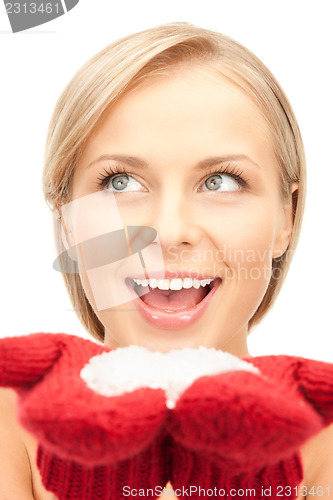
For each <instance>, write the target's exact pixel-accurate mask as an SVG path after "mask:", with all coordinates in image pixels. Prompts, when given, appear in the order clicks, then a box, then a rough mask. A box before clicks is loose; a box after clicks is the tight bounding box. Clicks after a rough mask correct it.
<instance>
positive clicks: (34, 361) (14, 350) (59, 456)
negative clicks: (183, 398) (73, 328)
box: [0, 334, 169, 500]
mask: <svg viewBox="0 0 333 500" xmlns="http://www.w3.org/2000/svg"><path fill="white" fill-rule="evenodd" d="M107 351H109V349H107V348H105V347H103V346H101V345H97V344H95V343H92V342H90V341H87V340H83V339H80V338H78V337H74V336H70V335H62V334H57V335H56V334H35V335H30V336H26V337H19V338H8V339H2V340H0V359H1V365H0V385H4V386H10V387H13V388H15V389H16V391H17V392H18V394H19V414H20V420H21V423H22V425H23V426H24V427H25V428H26V429H27V430H28V431H30V432H31V433H32V434H33V435H34V436H35V437H36V438H37V439H38V442H39V449H38V458H37V462H38V467H39V469H40V472H41V476H42V481H43V484H44V486H45V488H46V489H47V490H49V491H52V492H53V493H55V494H56V496H57V497H58V498H59V499H60V500H91V499H93V498H94V499H95V498H103V499H104V498H105V499H108V498H116V499H117V498H122V496H123V492H122V488H123V486H126V485H129V486H131V488H138V489H139V488H140V487H145V488H147V487H149V485H150V487H152V488H153V487H155V486H156V485H159V484H166V482H167V477H168V473H167V471H168V466H167V465H166V464H168V463H169V457H168V454H167V451H166V450H167V447H166V446H165V439H166V436H165V431H164V429H163V422H164V420H165V418H166V415H167V408H166V406H165V397H164V393H163V391H162V390H152V389H141V390H137V391H134V392H132V393H129V394H125V395H123V396H119V397H114V398H107V397H104V396H100V395H98V394H96V393H95V392H93V391H92V390H90V389H89V388H88V387H87V385H86V384H85V382H84V381H83V380H82V379H81V377H80V370H81V369H82V368H83V366H85V365H86V363H87V362H88V360H89V359H90V358H91V357H93V356H95V355H97V354H101V353H103V352H107ZM153 462H156V464H154V465H152V464H153Z"/></svg>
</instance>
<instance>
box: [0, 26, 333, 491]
mask: <svg viewBox="0 0 333 500" xmlns="http://www.w3.org/2000/svg"><path fill="white" fill-rule="evenodd" d="M43 185H44V192H45V197H46V200H47V202H48V203H49V204H50V206H51V207H52V208H53V209H54V210H56V211H57V214H58V216H59V217H58V227H59V228H60V233H61V237H62V238H61V239H62V242H63V244H64V247H65V254H66V252H67V254H68V256H69V257H70V260H71V262H72V263H73V265H74V267H73V271H74V272H69V269H68V268H67V267H66V268H63V270H64V271H65V273H64V279H65V282H66V286H67V288H68V291H69V294H70V297H71V299H72V302H73V305H74V308H75V310H76V311H77V312H78V315H79V318H80V319H81V321H82V322H83V324H84V325H85V326H86V328H87V329H88V331H89V332H90V333H91V334H92V335H93V336H95V337H96V338H97V339H99V340H100V341H102V342H104V343H105V344H106V345H108V346H110V347H118V346H127V345H129V344H136V345H142V346H145V347H147V348H149V349H151V350H159V351H164V352H167V351H169V350H170V349H173V348H182V347H197V346H199V345H204V346H206V347H215V348H216V349H222V350H224V351H227V352H230V353H232V354H234V355H236V356H241V357H242V356H248V355H249V352H248V348H247V336H248V333H249V331H250V330H251V328H252V327H253V325H255V324H256V323H257V322H258V321H260V319H261V318H262V317H263V316H264V315H265V314H266V312H267V311H268V310H269V308H270V307H271V305H272V304H273V302H274V300H275V298H276V296H277V294H278V292H279V291H280V288H281V285H282V283H283V280H284V278H285V276H286V273H287V271H288V268H289V265H290V261H291V257H292V255H293V252H294V249H295V247H296V243H297V240H298V235H299V230H300V225H301V220H302V215H303V208H304V196H305V160H304V151H303V145H302V140H301V136H300V132H299V129H298V126H297V123H296V119H295V117H294V114H293V112H292V109H291V107H290V105H289V103H288V100H287V98H286V96H285V95H284V93H283V91H282V90H281V88H280V87H279V85H278V83H277V82H276V80H275V79H274V77H273V76H272V74H271V73H270V72H269V71H268V70H267V68H266V67H265V66H264V65H263V64H262V63H261V62H260V61H259V60H258V59H257V58H256V57H255V56H254V55H253V54H252V53H250V52H249V51H248V50H247V49H245V48H244V47H242V46H241V45H239V44H238V43H236V42H234V41H232V40H230V39H229V38H227V37H225V36H223V35H220V34H218V33H214V32H211V31H208V30H203V29H200V28H197V27H194V26H191V25H188V24H186V23H175V24H171V25H166V26H160V27H157V28H154V29H151V30H147V31H145V32H142V33H138V34H135V35H132V36H129V37H127V38H125V39H123V40H120V41H118V42H115V43H114V44H112V45H111V46H109V47H107V48H106V49H104V50H103V51H102V52H100V53H99V54H97V55H96V56H95V57H94V58H92V59H91V60H90V61H89V62H88V63H87V64H86V65H85V66H84V67H83V68H82V69H81V70H80V71H79V72H78V73H77V74H76V75H75V76H74V78H73V80H72V81H71V82H70V84H69V85H68V87H67V88H66V89H65V91H64V93H63V94H62V96H61V98H60V100H59V102H58V104H57V107H56V110H55V112H54V115H53V118H52V120H51V125H50V130H49V136H48V141H47V147H46V159H45V170H44V177H43ZM105 193H107V194H108V196H109V198H108V199H112V200H113V201H114V204H113V205H112V206H113V208H112V210H110V211H109V212H106V211H105V210H103V207H105V206H106V205H105V206H104V205H103V203H104V202H103V201H102V202H101V200H104V198H105ZM111 193H112V194H111ZM95 202H96V203H95ZM73 203H74V204H76V205H73ZM108 203H109V202H108ZM73 206H74V207H75V206H76V207H79V209H80V210H78V211H77V212H76V213H78V214H79V217H78V218H77V219H75V217H74V218H71V217H68V213H70V214H73V211H72V208H73ZM91 207H94V208H93V210H95V207H97V208H96V212H93V213H94V216H95V219H94V218H91V213H92V212H91ZM115 217H118V219H119V220H118V222H119V221H120V222H121V223H122V225H123V227H127V228H128V227H137V228H138V227H139V228H147V227H148V228H153V229H154V230H155V231H156V234H157V236H158V237H157V238H156V239H155V240H154V241H152V242H151V243H154V244H152V245H150V246H151V248H153V249H155V254H154V256H152V255H150V257H148V261H146V262H145V264H146V268H147V267H149V263H151V262H153V265H152V267H151V270H152V272H151V273H150V274H149V272H148V275H145V274H143V273H142V272H141V274H140V269H139V268H140V266H139V265H138V262H141V264H142V261H141V260H140V261H138V260H137V261H136V262H135V264H134V265H133V267H130V269H131V271H128V269H129V267H128V266H124V267H123V270H122V272H121V273H120V274H119V273H118V274H115V269H117V270H119V267H117V266H113V265H112V264H113V263H105V262H103V263H101V262H95V263H94V265H93V266H90V267H89V266H88V265H86V264H87V260H86V258H85V257H84V256H83V257H82V253H80V252H81V251H82V249H84V241H86V240H89V239H91V238H98V237H99V236H100V235H102V234H103V232H104V233H105V232H106V231H109V232H111V229H112V224H113V222H114V218H115ZM73 220H74V222H73ZM68 221H72V226H71V224H70V223H68ZM94 221H95V222H96V224H97V221H99V222H98V224H97V226H98V228H97V230H96V227H95V224H94ZM100 221H107V222H106V223H105V224H104V222H103V223H101V222H100ZM80 225H81V226H80ZM78 226H80V227H81V228H82V227H83V228H85V231H86V232H85V236H84V237H82V235H81V236H78V229H77V228H78ZM114 227H117V228H119V224H118V225H117V224H116V225H115V226H114ZM87 228H88V229H87ZM105 228H108V229H105ZM127 236H128V235H127ZM61 250H63V247H61V246H60V243H59V253H61ZM159 251H160V252H161V254H159ZM159 255H162V269H161V267H158V265H157V263H159V264H160V261H159V259H158V256H159ZM76 262H79V266H78V268H76V267H75V264H76ZM128 262H129V261H128ZM131 262H132V261H131ZM147 262H148V264H147ZM124 269H125V270H124ZM76 270H78V272H75V271H76ZM207 280H208V281H207ZM101 291H102V292H101ZM137 296H138V297H137ZM119 297H121V298H119ZM14 399H15V397H14V396H13V395H12V393H9V392H7V391H6V392H4V395H3V398H2V404H3V407H4V408H3V412H2V413H1V414H2V415H4V417H3V419H4V423H3V425H2V426H1V428H2V429H6V431H5V430H4V431H3V432H5V436H6V437H5V439H6V441H2V443H6V444H5V445H3V450H4V451H3V452H2V457H1V462H2V466H1V474H3V475H4V477H5V478H6V481H5V480H3V481H1V482H0V484H1V486H0V488H5V489H4V490H3V492H2V496H3V497H4V496H5V495H7V496H8V497H10V498H11V499H13V498H16V497H17V498H20V500H23V499H28V498H30V499H31V498H35V499H38V500H39V499H40V500H47V499H48V498H52V495H51V496H50V494H49V493H47V492H46V491H45V490H44V489H43V486H42V484H41V481H40V477H39V474H38V470H37V468H36V465H35V453H36V443H35V441H34V439H33V438H32V437H31V436H30V435H28V434H27V433H26V432H25V431H24V430H22V429H21V428H20V427H19V426H18V424H16V423H13V422H14V418H13V415H14V409H13V405H14ZM8 426H9V428H10V430H11V432H8ZM331 439H333V430H332V429H331V428H330V427H329V428H327V429H326V430H325V431H323V432H322V433H320V434H319V435H318V436H317V437H316V438H315V439H313V440H312V441H310V442H308V443H307V445H306V446H305V447H304V449H303V450H302V464H303V476H304V479H303V484H304V485H305V486H306V488H307V489H306V490H305V489H304V490H303V492H301V493H300V494H299V497H300V498H301V497H302V496H303V497H304V496H306V495H305V494H304V492H305V491H307V492H309V491H310V490H311V488H312V487H315V488H317V487H318V486H322V487H327V486H329V485H330V483H332V479H331V473H330V471H331V470H332V467H333V453H332V452H331V451H330V448H331V447H330V446H329V443H330V442H331ZM4 483H6V484H5V485H4ZM15 488H16V489H15ZM0 491H1V490H0ZM313 491H315V492H316V491H317V489H314V490H313ZM316 496H317V495H316V494H314V495H313V494H312V493H310V494H309V497H314V498H316ZM318 496H319V495H318Z"/></svg>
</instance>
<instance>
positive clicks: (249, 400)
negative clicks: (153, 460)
mask: <svg viewBox="0 0 333 500" xmlns="http://www.w3.org/2000/svg"><path fill="white" fill-rule="evenodd" d="M246 361H248V362H249V363H250V364H251V366H252V367H253V366H255V367H256V368H257V369H259V370H260V371H259V372H258V373H255V372H253V370H252V369H251V371H230V372H228V373H222V374H219V375H216V376H206V377H201V378H200V379H198V380H196V381H195V382H194V383H193V384H192V385H191V386H190V387H189V388H188V389H187V390H186V391H185V392H184V393H183V394H182V396H181V397H180V399H179V400H178V402H177V405H176V408H175V410H174V413H173V419H172V420H171V421H170V422H169V425H168V428H169V432H170V433H171V434H172V436H173V439H174V443H175V444H174V453H173V465H172V473H171V483H172V485H173V487H174V489H180V491H181V490H182V491H184V490H185V491H191V496H192V498H194V499H196V498H198V499H199V498H202V497H203V496H204V494H203V493H204V490H205V491H207V490H209V489H210V490H212V489H214V488H217V490H221V491H224V492H225V493H226V494H228V495H229V496H230V492H231V494H233V491H231V490H237V489H241V490H246V489H249V490H255V492H256V493H255V496H256V497H257V498H258V497H259V498H264V497H265V496H267V492H268V491H270V495H269V496H270V497H271V498H281V495H282V497H284V496H286V497H287V496H288V498H295V497H296V496H297V489H296V487H297V486H298V485H299V483H300V482H301V480H302V467H301V463H300V459H299V450H300V447H301V445H302V444H304V443H305V441H307V440H308V439H309V438H310V437H312V436H313V435H315V434H316V433H318V432H319V431H320V430H321V429H323V428H324V427H325V426H326V425H328V424H329V423H331V422H332V421H333V365H330V364H326V363H321V362H318V361H310V360H305V359H302V358H296V357H289V356H266V357H258V358H249V359H247V360H246ZM191 486H192V490H190V487H191ZM199 486H200V487H201V488H202V490H201V494H199ZM195 487H197V491H196V490H195ZM263 489H265V490H266V495H264V494H263ZM268 489H269V490H268ZM179 496H182V495H179ZM236 496H237V495H236Z"/></svg>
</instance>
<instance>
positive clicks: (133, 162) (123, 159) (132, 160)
mask: <svg viewBox="0 0 333 500" xmlns="http://www.w3.org/2000/svg"><path fill="white" fill-rule="evenodd" d="M239 160H246V161H248V162H249V163H252V164H253V165H255V166H256V167H259V168H261V166H260V165H259V164H258V163H256V162H255V161H254V160H252V159H251V158H250V157H249V156H247V155H243V154H238V155H224V156H212V157H210V158H206V159H205V160H201V161H199V162H198V163H197V164H196V166H195V169H196V170H203V169H205V168H209V167H212V166H214V165H217V164H218V163H227V162H230V161H239ZM102 161H118V162H120V163H126V164H127V165H129V166H131V167H135V168H138V169H140V170H145V169H148V168H149V165H148V163H147V162H146V161H145V160H143V159H142V158H139V157H137V156H127V155H102V156H100V157H99V158H97V159H96V160H94V161H92V162H91V163H89V165H87V167H86V168H89V167H91V166H92V165H95V163H99V162H102Z"/></svg>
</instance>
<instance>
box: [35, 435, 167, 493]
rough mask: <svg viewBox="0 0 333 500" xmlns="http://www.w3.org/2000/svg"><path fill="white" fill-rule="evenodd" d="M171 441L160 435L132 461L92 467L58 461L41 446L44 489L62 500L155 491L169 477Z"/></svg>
mask: <svg viewBox="0 0 333 500" xmlns="http://www.w3.org/2000/svg"><path fill="white" fill-rule="evenodd" d="M168 439H169V438H168V437H165V435H160V437H159V438H156V439H155V440H154V443H153V444H152V445H150V446H149V447H148V448H147V449H146V450H144V451H143V452H141V453H140V454H138V455H136V456H134V457H132V458H131V459H128V460H124V461H122V462H119V463H117V464H116V465H112V466H98V467H92V468H89V467H86V466H83V465H81V464H78V463H76V462H71V461H66V460H62V459H59V458H58V457H57V456H55V455H54V454H51V453H49V452H47V451H46V450H45V449H44V448H43V447H42V446H40V447H39V449H38V455H37V465H38V468H39V470H40V473H41V477H42V482H43V484H44V487H45V488H46V489H47V490H48V491H51V492H52V493H54V494H55V495H56V496H57V498H58V499H59V500H121V499H122V498H131V495H130V491H131V490H133V489H137V490H139V489H145V490H147V489H148V488H151V489H152V490H153V491H154V490H155V489H156V487H164V486H165V485H166V484H167V482H168V480H169V477H170V470H169V467H170V458H169V451H168V450H169V446H168V444H167V441H168ZM158 496H159V495H156V496H153V495H152V496H150V498H153V499H155V498H158Z"/></svg>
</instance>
